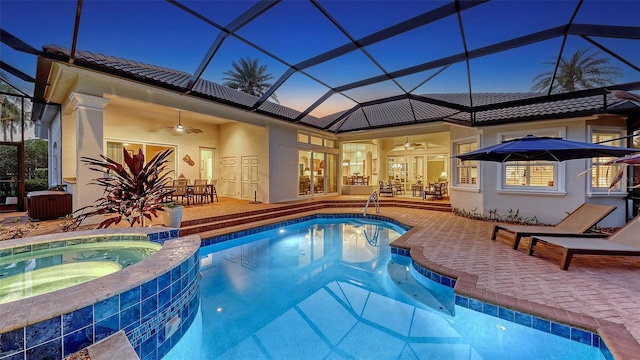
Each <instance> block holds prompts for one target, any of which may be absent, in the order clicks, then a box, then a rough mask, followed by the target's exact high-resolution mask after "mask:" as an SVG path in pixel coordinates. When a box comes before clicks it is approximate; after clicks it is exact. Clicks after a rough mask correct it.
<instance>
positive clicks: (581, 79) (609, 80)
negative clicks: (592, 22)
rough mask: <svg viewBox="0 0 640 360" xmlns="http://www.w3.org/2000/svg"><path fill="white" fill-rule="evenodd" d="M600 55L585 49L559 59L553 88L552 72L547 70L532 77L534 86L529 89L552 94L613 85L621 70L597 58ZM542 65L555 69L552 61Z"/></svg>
mask: <svg viewBox="0 0 640 360" xmlns="http://www.w3.org/2000/svg"><path fill="white" fill-rule="evenodd" d="M600 54H601V53H600V52H598V51H596V52H593V53H592V52H591V49H590V48H587V49H582V50H578V51H576V52H575V53H574V54H573V55H572V56H571V57H570V58H564V57H563V58H561V59H560V63H559V65H558V72H557V74H556V78H555V81H554V83H553V87H551V80H552V78H553V70H549V71H545V72H543V73H541V74H538V75H536V76H534V77H533V79H532V81H533V83H534V84H533V87H532V88H531V89H532V90H533V91H536V92H544V91H548V90H549V88H551V92H552V93H560V92H569V91H576V90H583V89H592V88H596V87H603V86H607V85H611V84H613V83H614V82H615V80H616V78H618V77H620V76H622V70H620V69H619V68H618V67H616V66H613V65H610V64H609V59H608V58H604V57H599V55H600ZM543 64H549V65H551V66H552V67H554V68H555V65H556V62H555V60H554V61H548V62H545V63H543Z"/></svg>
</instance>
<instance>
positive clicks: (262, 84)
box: [222, 57, 278, 102]
mask: <svg viewBox="0 0 640 360" xmlns="http://www.w3.org/2000/svg"><path fill="white" fill-rule="evenodd" d="M231 66H232V67H233V70H227V71H225V72H224V73H223V74H224V75H226V77H223V78H222V80H225V82H224V83H222V85H224V86H227V87H230V88H232V89H236V90H240V91H242V92H246V93H247V94H251V95H255V96H262V95H264V93H265V92H266V91H267V90H268V89H269V88H270V87H271V86H272V85H273V84H271V83H270V82H269V80H271V79H273V75H271V74H267V65H260V64H259V61H258V59H251V58H249V57H247V58H240V60H239V61H238V62H235V61H232V62H231ZM271 98H272V99H273V100H274V101H275V102H278V97H277V96H276V94H275V93H273V94H272V95H271Z"/></svg>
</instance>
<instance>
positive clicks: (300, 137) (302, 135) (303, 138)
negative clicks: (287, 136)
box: [298, 133, 309, 144]
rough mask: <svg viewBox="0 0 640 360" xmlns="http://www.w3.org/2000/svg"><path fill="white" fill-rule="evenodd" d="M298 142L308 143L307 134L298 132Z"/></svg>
mask: <svg viewBox="0 0 640 360" xmlns="http://www.w3.org/2000/svg"><path fill="white" fill-rule="evenodd" d="M298 142H301V143H305V144H308V143H309V135H307V134H305V133H298Z"/></svg>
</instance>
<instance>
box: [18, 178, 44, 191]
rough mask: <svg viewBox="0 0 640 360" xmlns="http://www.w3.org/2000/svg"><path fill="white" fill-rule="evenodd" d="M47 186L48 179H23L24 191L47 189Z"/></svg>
mask: <svg viewBox="0 0 640 360" xmlns="http://www.w3.org/2000/svg"><path fill="white" fill-rule="evenodd" d="M48 188H49V181H48V180H47V179H27V180H25V181H24V191H25V192H27V193H28V192H30V191H40V190H47V189H48Z"/></svg>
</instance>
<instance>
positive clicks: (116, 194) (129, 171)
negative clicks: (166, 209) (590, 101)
mask: <svg viewBox="0 0 640 360" xmlns="http://www.w3.org/2000/svg"><path fill="white" fill-rule="evenodd" d="M122 152H123V155H124V165H122V164H120V163H118V162H116V161H114V160H112V159H109V158H108V157H106V156H104V155H100V158H101V159H94V158H89V157H82V158H81V160H82V162H84V163H85V164H86V165H89V166H91V168H90V169H91V170H93V171H97V172H99V173H101V174H104V173H105V172H106V173H107V174H108V176H107V177H99V178H97V179H94V180H92V182H91V184H95V185H100V186H102V187H103V188H104V193H103V196H102V197H101V198H99V199H98V200H96V203H95V204H94V205H90V206H85V207H83V208H80V209H78V210H76V211H75V212H74V214H76V213H77V214H79V215H78V216H77V219H78V221H79V222H82V221H84V220H85V219H86V218H88V217H91V216H98V215H108V214H115V215H116V216H114V217H110V218H107V219H105V220H104V221H102V222H101V223H100V225H98V229H101V228H107V227H109V226H110V225H112V224H115V225H117V224H119V223H120V222H121V221H122V220H125V221H127V222H128V223H129V224H130V226H132V227H133V226H134V225H135V224H137V223H139V224H140V226H145V225H144V224H145V219H148V220H152V216H154V217H156V218H157V217H158V213H157V212H158V211H163V210H162V207H163V206H164V204H163V203H162V200H163V199H164V198H166V197H167V196H168V195H169V194H171V192H172V190H171V189H170V188H168V187H167V186H166V184H167V183H168V180H169V174H170V172H168V171H167V163H168V162H169V160H167V158H168V157H169V155H171V153H172V152H173V150H172V149H167V150H165V151H163V152H160V153H158V154H157V155H156V156H154V157H153V158H152V159H151V160H150V161H149V162H148V163H146V164H145V162H144V154H143V153H142V149H140V150H139V152H138V154H134V155H129V153H128V152H127V150H126V149H125V148H124V147H123V149H122ZM125 166H126V167H125Z"/></svg>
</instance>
